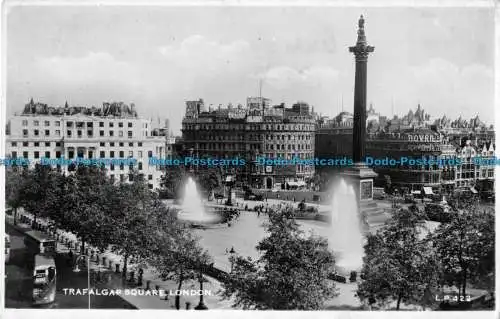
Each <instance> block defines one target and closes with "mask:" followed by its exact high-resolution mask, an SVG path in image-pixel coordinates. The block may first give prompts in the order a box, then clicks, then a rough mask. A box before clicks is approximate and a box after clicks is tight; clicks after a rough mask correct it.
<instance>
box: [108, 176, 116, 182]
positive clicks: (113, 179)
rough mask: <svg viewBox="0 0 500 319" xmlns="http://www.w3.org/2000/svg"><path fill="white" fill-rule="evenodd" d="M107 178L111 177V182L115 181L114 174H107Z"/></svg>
mask: <svg viewBox="0 0 500 319" xmlns="http://www.w3.org/2000/svg"><path fill="white" fill-rule="evenodd" d="M109 178H110V179H111V182H112V183H114V182H115V175H109Z"/></svg>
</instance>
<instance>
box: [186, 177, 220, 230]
mask: <svg viewBox="0 0 500 319" xmlns="http://www.w3.org/2000/svg"><path fill="white" fill-rule="evenodd" d="M178 218H179V219H181V220H185V221H189V222H194V223H196V222H199V223H213V222H217V221H218V216H217V215H216V214H212V213H209V212H207V211H206V209H205V205H204V204H203V201H202V199H201V196H200V194H199V192H198V188H197V187H196V183H195V181H194V180H193V179H192V178H191V177H189V178H188V180H187V182H186V185H185V186H184V195H183V199H182V203H181V211H180V212H179V214H178Z"/></svg>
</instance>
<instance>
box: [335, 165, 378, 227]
mask: <svg viewBox="0 0 500 319" xmlns="http://www.w3.org/2000/svg"><path fill="white" fill-rule="evenodd" d="M340 176H341V177H343V178H344V180H345V181H346V183H347V184H348V185H351V186H352V187H353V189H354V193H355V194H356V202H357V203H358V212H359V217H360V220H361V223H362V226H363V230H364V232H365V233H367V232H370V231H371V230H372V229H371V227H370V226H371V225H372V219H373V218H376V216H379V215H380V214H383V209H382V208H380V207H378V205H377V203H376V202H375V201H374V200H373V179H374V178H376V177H377V176H378V174H377V173H375V172H374V171H373V170H372V169H371V168H370V167H368V166H367V165H365V164H364V163H356V164H354V165H353V166H350V167H346V168H345V169H344V170H343V171H342V172H341V173H340Z"/></svg>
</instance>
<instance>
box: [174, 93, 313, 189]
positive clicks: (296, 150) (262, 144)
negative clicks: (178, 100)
mask: <svg viewBox="0 0 500 319" xmlns="http://www.w3.org/2000/svg"><path fill="white" fill-rule="evenodd" d="M191 104H192V103H190V102H189V101H188V102H187V103H186V115H185V117H184V119H183V121H182V140H183V145H184V150H185V154H188V155H193V156H195V157H198V158H202V157H212V158H218V159H221V158H225V159H234V158H241V159H244V160H245V161H246V165H244V166H242V167H234V166H232V167H222V168H221V169H222V170H223V173H224V174H234V173H236V172H238V173H239V174H237V178H238V179H239V180H238V182H242V183H245V184H248V185H252V186H253V187H258V188H272V187H274V186H275V184H277V183H279V184H280V186H281V185H282V187H287V186H286V184H287V183H289V182H294V183H300V184H302V185H303V184H305V183H306V182H307V181H308V180H309V179H310V178H312V177H313V175H314V166H306V165H286V166H279V165H278V166H276V165H258V163H255V161H256V160H257V159H258V158H263V157H265V158H269V159H277V158H280V159H292V158H294V157H297V158H301V159H309V158H313V156H314V134H315V130H316V127H315V122H314V119H313V117H312V115H311V112H310V110H309V106H308V105H307V104H306V103H304V102H301V103H300V104H297V105H296V106H294V107H292V108H286V107H285V105H284V104H281V105H276V106H273V107H270V106H269V105H270V100H269V99H265V98H260V97H259V98H252V97H250V98H248V99H247V107H243V106H241V105H238V106H237V107H233V106H232V105H228V107H227V108H220V107H219V108H218V109H216V110H213V109H212V108H209V111H205V112H203V111H201V110H203V109H204V107H203V106H200V107H199V108H198V109H199V110H200V112H196V113H195V114H193V113H192V112H190V110H191V109H192V107H191V106H190V105H191Z"/></svg>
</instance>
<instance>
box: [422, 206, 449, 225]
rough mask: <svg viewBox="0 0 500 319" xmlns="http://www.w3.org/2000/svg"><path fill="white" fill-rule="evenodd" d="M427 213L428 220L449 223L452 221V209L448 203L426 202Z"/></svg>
mask: <svg viewBox="0 0 500 319" xmlns="http://www.w3.org/2000/svg"><path fill="white" fill-rule="evenodd" d="M425 214H426V215H427V219H428V220H432V221H435V222H440V223H448V222H450V221H451V209H450V208H449V206H448V205H442V204H433V203H431V204H426V205H425Z"/></svg>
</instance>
